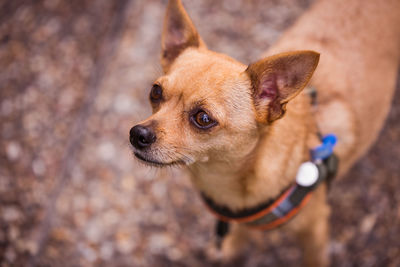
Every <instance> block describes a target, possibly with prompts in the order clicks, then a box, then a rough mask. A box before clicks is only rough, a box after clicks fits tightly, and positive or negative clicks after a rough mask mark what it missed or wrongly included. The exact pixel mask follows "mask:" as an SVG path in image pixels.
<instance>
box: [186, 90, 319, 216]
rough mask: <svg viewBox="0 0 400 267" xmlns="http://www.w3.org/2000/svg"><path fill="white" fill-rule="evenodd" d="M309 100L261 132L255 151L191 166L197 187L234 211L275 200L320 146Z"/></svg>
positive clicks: (292, 107)
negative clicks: (224, 159) (313, 150)
mask: <svg viewBox="0 0 400 267" xmlns="http://www.w3.org/2000/svg"><path fill="white" fill-rule="evenodd" d="M316 132H317V131H316V127H315V121H314V119H313V117H312V114H311V108H310V105H309V99H308V97H307V96H306V95H304V94H301V95H300V96H298V97H297V98H296V100H293V101H292V102H291V103H290V104H289V105H288V110H287V112H286V114H285V116H284V117H283V118H282V119H280V120H277V121H276V122H274V123H273V124H271V125H269V126H266V127H265V128H264V129H261V130H260V134H259V139H258V141H257V143H255V146H254V148H252V151H251V152H250V153H248V155H246V156H244V157H238V158H232V159H230V160H229V161H221V160H213V159H210V160H209V161H208V162H206V163H201V162H199V163H195V164H193V165H192V166H190V168H189V170H191V173H192V182H193V184H194V185H195V186H196V187H197V188H198V189H199V190H200V191H201V192H202V193H204V194H206V195H207V196H208V197H209V198H211V199H212V200H213V201H214V202H215V203H217V204H219V205H223V206H226V207H228V208H230V209H232V210H239V209H243V208H251V207H254V206H257V205H259V204H261V203H263V202H266V201H267V200H269V199H272V198H275V197H277V196H278V195H279V193H280V192H281V191H282V190H283V189H284V188H286V187H287V186H288V185H289V184H291V183H293V182H294V179H295V176H296V172H297V169H298V167H299V166H300V164H301V163H302V162H303V161H306V160H308V159H309V158H308V157H309V148H311V147H312V146H315V145H317V142H318V141H317V140H318V137H317V134H316Z"/></svg>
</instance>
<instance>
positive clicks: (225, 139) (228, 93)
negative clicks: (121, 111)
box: [130, 0, 318, 166]
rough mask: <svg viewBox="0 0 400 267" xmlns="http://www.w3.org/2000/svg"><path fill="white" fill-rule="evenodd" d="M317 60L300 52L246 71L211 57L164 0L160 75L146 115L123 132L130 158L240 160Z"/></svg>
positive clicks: (179, 9)
mask: <svg viewBox="0 0 400 267" xmlns="http://www.w3.org/2000/svg"><path fill="white" fill-rule="evenodd" d="M317 62H318V54H316V53H314V52H309V51H308V52H307V51H303V52H296V53H286V54H281V55H278V56H274V57H270V58H267V59H263V60H261V61H258V62H256V63H254V64H251V65H250V66H246V65H244V64H242V63H239V62H237V61H235V60H234V59H232V58H229V57H227V56H225V55H222V54H218V53H215V52H212V51H210V50H208V49H207V48H206V46H205V44H204V42H203V41H202V40H201V38H200V37H199V35H198V33H197V31H196V29H195V28H194V26H193V24H192V22H191V20H190V18H189V17H188V15H187V14H186V12H185V10H184V9H183V6H182V4H181V3H180V1H176V0H172V1H170V2H169V5H168V9H167V15H166V19H165V22H164V30H163V36H162V56H161V64H162V67H163V69H164V72H165V75H163V76H161V77H159V78H158V79H157V80H156V81H155V82H154V85H153V87H152V88H151V90H150V95H149V98H150V102H151V105H152V107H153V115H152V116H150V117H149V118H148V119H146V120H145V121H143V122H141V123H139V124H138V125H136V126H135V127H133V128H132V129H131V131H130V141H131V143H132V145H133V147H134V153H135V155H136V156H137V157H138V158H139V159H141V160H142V161H144V162H146V163H149V164H152V165H158V166H163V165H171V164H192V163H194V162H207V161H209V160H210V161H211V160H212V161H218V160H222V161H226V160H227V161H229V160H231V159H232V158H242V157H244V156H246V155H247V154H249V152H250V151H251V150H252V149H253V148H254V146H255V145H256V143H257V141H258V134H259V128H260V125H268V124H271V123H272V122H273V121H275V120H276V119H278V118H280V117H281V116H282V115H283V114H284V110H285V104H286V103H287V102H288V101H289V100H290V99H291V98H293V97H294V96H295V95H296V94H298V93H299V92H300V90H301V89H302V88H303V87H304V86H305V85H306V83H307V82H308V80H309V78H310V77H311V74H312V72H313V71H314V69H315V67H316V64H317Z"/></svg>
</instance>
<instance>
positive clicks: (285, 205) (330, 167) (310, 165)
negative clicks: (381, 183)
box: [202, 134, 338, 231]
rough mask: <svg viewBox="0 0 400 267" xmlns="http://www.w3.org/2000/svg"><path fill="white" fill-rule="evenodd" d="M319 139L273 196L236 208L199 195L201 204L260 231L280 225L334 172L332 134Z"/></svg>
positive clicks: (226, 217)
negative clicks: (290, 180) (289, 180)
mask: <svg viewBox="0 0 400 267" xmlns="http://www.w3.org/2000/svg"><path fill="white" fill-rule="evenodd" d="M321 141H322V142H321V145H320V146H318V147H316V148H314V149H311V150H310V157H311V161H307V162H304V163H302V164H301V165H300V168H299V170H298V172H297V175H296V179H295V182H294V183H293V184H291V185H289V186H288V187H287V188H285V189H284V190H283V191H282V192H281V193H280V194H279V195H278V197H276V198H275V199H271V200H268V201H266V202H265V203H262V204H260V205H258V206H256V207H253V208H248V209H243V210H239V211H232V210H230V209H229V208H227V207H224V206H220V205H218V204H216V203H215V202H214V201H213V200H212V199H210V198H209V197H207V196H206V195H205V194H202V198H203V200H204V203H205V204H206V206H207V208H208V209H209V210H210V212H211V213H212V214H214V215H215V216H216V217H217V218H218V219H219V220H220V221H222V222H225V223H227V222H237V223H243V224H246V225H247V226H249V227H252V228H257V229H261V230H270V229H274V228H277V227H279V226H281V225H283V224H284V223H286V222H287V221H289V220H290V219H291V218H293V217H294V216H295V215H296V214H297V213H298V212H299V211H300V210H301V208H302V207H303V206H305V205H306V204H307V202H308V200H309V199H310V197H311V195H312V193H313V191H314V190H315V189H316V188H317V187H318V186H319V185H320V184H321V183H322V182H324V181H327V182H330V180H331V179H332V178H333V177H334V176H335V174H336V170H337V167H338V159H337V157H336V156H335V154H333V148H334V146H335V144H336V136H335V135H332V134H330V135H326V136H325V137H323V138H322V140H321ZM217 231H218V230H217Z"/></svg>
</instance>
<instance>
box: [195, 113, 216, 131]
mask: <svg viewBox="0 0 400 267" xmlns="http://www.w3.org/2000/svg"><path fill="white" fill-rule="evenodd" d="M192 122H193V124H194V125H195V126H196V127H198V128H200V129H208V128H211V127H212V126H214V125H216V124H217V122H216V121H214V120H213V119H212V118H211V117H210V116H209V115H208V114H207V113H206V112H205V111H204V110H200V111H198V112H197V113H196V114H194V115H193V116H192Z"/></svg>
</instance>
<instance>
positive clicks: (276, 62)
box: [246, 51, 319, 123]
mask: <svg viewBox="0 0 400 267" xmlns="http://www.w3.org/2000/svg"><path fill="white" fill-rule="evenodd" d="M318 61H319V54H318V53H316V52H313V51H296V52H289V53H282V54H278V55H275V56H271V57H267V58H264V59H262V60H260V61H257V62H255V63H253V64H250V65H249V66H248V68H247V69H246V73H247V75H248V76H249V78H250V80H251V85H252V90H253V91H252V94H253V100H254V106H255V110H256V120H257V121H258V122H259V123H271V122H273V121H275V120H277V119H279V118H281V117H282V116H283V114H284V113H285V106H286V104H287V102H289V101H290V100H291V99H292V98H294V97H295V96H296V95H297V94H299V93H300V92H301V90H302V89H303V88H304V87H305V86H306V85H307V83H308V81H309V80H310V78H311V76H312V74H313V73H314V70H315V68H316V67H317V65H318Z"/></svg>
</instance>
